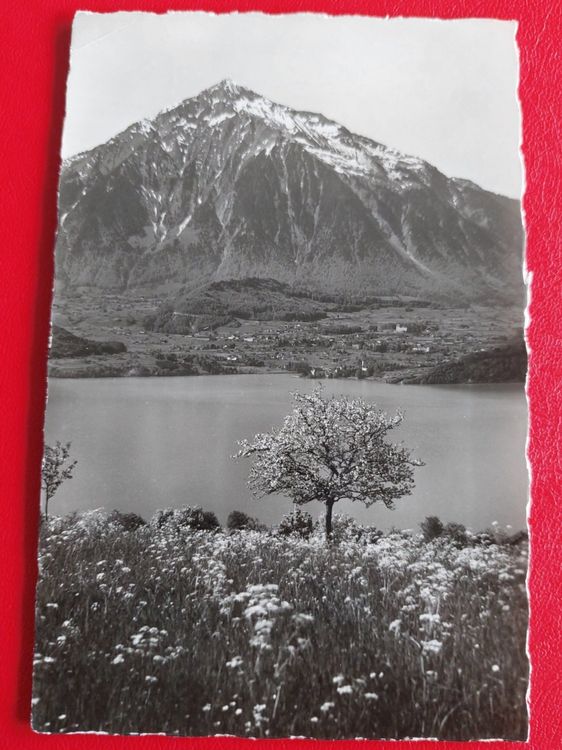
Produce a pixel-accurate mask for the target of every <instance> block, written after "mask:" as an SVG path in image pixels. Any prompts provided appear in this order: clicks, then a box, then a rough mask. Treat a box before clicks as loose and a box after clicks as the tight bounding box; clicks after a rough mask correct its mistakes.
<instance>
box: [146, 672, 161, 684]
mask: <svg viewBox="0 0 562 750" xmlns="http://www.w3.org/2000/svg"><path fill="white" fill-rule="evenodd" d="M144 681H145V682H147V683H148V684H149V685H154V683H156V682H158V677H153V676H152V675H150V674H147V675H146V677H145V678H144Z"/></svg>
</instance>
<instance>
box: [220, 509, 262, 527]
mask: <svg viewBox="0 0 562 750" xmlns="http://www.w3.org/2000/svg"><path fill="white" fill-rule="evenodd" d="M226 527H227V529H228V530H229V531H243V530H246V531H260V530H262V529H263V528H265V527H264V526H263V524H261V523H260V522H259V521H258V520H257V518H252V516H249V515H248V514H247V513H244V512H243V511H241V510H233V511H232V513H230V514H229V516H228V518H227V521H226Z"/></svg>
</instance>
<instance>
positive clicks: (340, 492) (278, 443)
mask: <svg viewBox="0 0 562 750" xmlns="http://www.w3.org/2000/svg"><path fill="white" fill-rule="evenodd" d="M293 398H294V401H295V408H294V410H293V412H292V414H289V415H288V416H287V417H286V418H285V421H284V422H283V426H282V427H281V428H280V429H278V430H273V431H271V432H268V433H261V434H258V435H256V436H255V437H254V439H253V440H251V441H242V442H241V443H240V450H239V452H238V453H237V457H242V456H249V457H253V458H254V463H253V465H252V468H251V470H250V476H249V480H248V481H249V484H250V487H251V488H252V490H253V492H254V494H256V495H258V496H260V497H264V496H265V495H271V494H274V493H279V494H284V495H288V496H289V497H291V498H292V499H293V502H294V503H295V504H297V505H304V504H305V503H309V502H311V501H313V500H318V501H320V502H321V503H324V505H325V506H326V536H327V537H328V538H329V537H330V536H331V533H332V511H333V507H334V505H335V503H337V502H338V501H339V500H343V499H345V498H347V499H349V500H353V501H355V500H358V501H359V502H362V503H363V504H364V505H366V506H370V505H373V504H374V503H377V502H382V503H384V504H385V506H386V507H387V508H392V507H394V500H396V499H397V498H399V497H402V496H403V495H409V494H410V493H411V491H412V488H413V486H414V477H413V474H414V467H415V466H421V465H423V464H422V462H421V461H419V460H416V459H414V458H412V456H411V453H410V451H409V450H408V449H407V448H405V447H404V446H402V445H399V444H398V445H397V444H394V443H391V442H388V441H387V440H386V437H387V434H388V432H389V431H390V430H392V429H394V428H395V427H397V426H398V425H399V424H400V422H401V421H402V414H400V413H399V412H398V413H397V414H396V415H395V416H389V415H387V414H386V413H385V412H383V411H380V410H379V409H377V408H376V407H374V406H373V405H371V404H368V403H366V402H365V401H363V400H362V399H348V398H345V397H340V398H336V397H334V396H331V397H325V396H324V395H323V393H322V390H321V389H316V390H315V391H314V392H313V393H312V394H302V393H295V394H293Z"/></svg>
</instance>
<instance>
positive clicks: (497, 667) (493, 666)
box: [492, 664, 500, 672]
mask: <svg viewBox="0 0 562 750" xmlns="http://www.w3.org/2000/svg"><path fill="white" fill-rule="evenodd" d="M499 671H500V668H499V666H498V665H497V664H492V672H499Z"/></svg>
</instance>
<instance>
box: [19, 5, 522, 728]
mask: <svg viewBox="0 0 562 750" xmlns="http://www.w3.org/2000/svg"><path fill="white" fill-rule="evenodd" d="M516 31H517V25H516V23H515V22H510V21H497V20H491V19H490V20H487V19H474V20H458V21H441V20H434V19H423V18H395V19H390V18H386V19H383V18H371V17H361V16H339V17H337V16H325V15H320V14H312V13H310V14H286V15H278V16H273V15H267V14H262V13H232V14H223V15H215V14H211V13H204V12H170V13H167V14H161V15H157V14H151V13H144V12H119V13H107V14H103V13H89V12H80V13H78V14H77V15H76V16H75V18H74V22H73V27H72V41H71V48H70V69H69V75H68V82H67V97H66V117H65V124H64V133H63V142H62V151H61V157H62V162H61V171H60V180H59V194H58V228H57V234H56V240H55V241H54V246H55V260H54V263H55V275H54V291H53V300H52V313H51V340H50V348H49V363H48V398H47V405H46V416H45V429H44V457H43V464H42V469H41V497H40V499H39V498H38V503H39V502H40V512H41V520H40V528H39V540H38V558H39V578H38V582H37V593H36V630H35V652H34V667H33V669H34V675H33V696H32V706H31V716H32V725H33V728H34V730H35V731H37V732H42V733H52V734H57V733H73V732H94V733H103V734H127V735H139V734H152V733H158V734H165V735H176V736H192V737H196V736H202V737H204V736H215V735H219V736H236V737H247V738H290V737H304V738H317V739H333V740H336V739H356V738H365V739H396V740H399V739H406V738H432V739H437V740H477V739H503V740H521V741H524V740H525V739H526V737H527V725H528V715H527V702H526V698H527V690H528V677H529V664H528V657H527V650H526V641H527V625H528V604H527V587H526V577H527V566H528V533H527V520H526V519H527V503H528V486H529V476H528V468H527V461H526V440H527V401H526V393H525V379H526V373H527V350H526V345H525V335H524V330H525V322H526V316H525V310H526V304H527V292H526V282H527V279H526V276H525V263H524V226H523V217H522V211H521V196H522V190H523V183H524V177H523V168H522V161H521V154H520V131H521V121H520V120H521V117H520V109H519V101H518V95H517V90H518V78H519V70H518V66H519V63H518V50H517V45H516V42H515V34H516Z"/></svg>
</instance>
